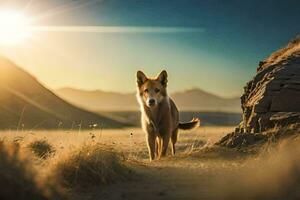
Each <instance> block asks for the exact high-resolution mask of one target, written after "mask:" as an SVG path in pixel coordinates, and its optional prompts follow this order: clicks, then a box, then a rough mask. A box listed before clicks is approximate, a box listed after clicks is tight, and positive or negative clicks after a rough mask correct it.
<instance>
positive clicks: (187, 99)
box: [171, 88, 241, 112]
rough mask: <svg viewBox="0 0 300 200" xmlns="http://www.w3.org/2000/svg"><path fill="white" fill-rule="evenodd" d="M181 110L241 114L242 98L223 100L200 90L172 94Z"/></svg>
mask: <svg viewBox="0 0 300 200" xmlns="http://www.w3.org/2000/svg"><path fill="white" fill-rule="evenodd" d="M171 97H172V98H173V99H174V101H175V102H176V105H177V106H178V108H179V109H180V110H185V111H214V112H215V111H218V112H241V100H240V98H223V97H219V96H216V95H213V94H211V93H208V92H205V91H203V90H201V89H199V88H195V89H190V90H186V91H183V92H176V93H173V94H171Z"/></svg>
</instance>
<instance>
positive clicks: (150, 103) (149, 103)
mask: <svg viewBox="0 0 300 200" xmlns="http://www.w3.org/2000/svg"><path fill="white" fill-rule="evenodd" d="M147 104H148V106H149V107H153V106H155V105H156V100H155V99H148V101H147Z"/></svg>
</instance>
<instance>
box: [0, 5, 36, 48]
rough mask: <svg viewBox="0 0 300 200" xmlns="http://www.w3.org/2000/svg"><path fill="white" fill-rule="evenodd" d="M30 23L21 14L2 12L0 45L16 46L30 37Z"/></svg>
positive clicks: (0, 11) (8, 11) (0, 12)
mask: <svg viewBox="0 0 300 200" xmlns="http://www.w3.org/2000/svg"><path fill="white" fill-rule="evenodd" d="M29 22H30V20H29V19H28V18H27V17H26V16H25V15H23V14H22V13H20V12H17V11H12V10H0V44H8V45H11V44H16V43H19V42H21V41H23V40H24V39H25V38H27V37H29V36H30V32H31V31H30V26H29V25H30V23H29Z"/></svg>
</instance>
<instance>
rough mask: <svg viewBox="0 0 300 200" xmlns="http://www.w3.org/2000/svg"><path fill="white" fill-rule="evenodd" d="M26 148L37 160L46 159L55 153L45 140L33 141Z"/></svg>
mask: <svg viewBox="0 0 300 200" xmlns="http://www.w3.org/2000/svg"><path fill="white" fill-rule="evenodd" d="M28 147H29V148H30V149H31V151H32V152H33V153H34V154H35V155H36V156H38V157H39V158H43V159H46V158H48V157H49V156H51V155H52V154H53V153H54V152H55V148H54V147H53V146H52V145H51V144H49V143H48V141H47V140H44V139H42V140H35V141H33V142H31V143H30V144H29V145H28Z"/></svg>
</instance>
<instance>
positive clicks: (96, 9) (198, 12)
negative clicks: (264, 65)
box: [0, 0, 300, 97]
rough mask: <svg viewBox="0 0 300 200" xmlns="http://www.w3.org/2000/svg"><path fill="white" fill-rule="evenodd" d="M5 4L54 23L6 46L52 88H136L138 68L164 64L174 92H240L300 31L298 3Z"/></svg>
mask: <svg viewBox="0 0 300 200" xmlns="http://www.w3.org/2000/svg"><path fill="white" fill-rule="evenodd" d="M1 8H5V9H7V8H9V9H15V10H20V11H24V12H25V13H26V15H27V16H30V17H31V18H33V19H35V21H34V25H37V26H45V27H48V28H45V29H47V30H48V31H36V32H33V33H32V35H31V37H30V38H28V39H27V40H24V41H22V42H20V43H19V44H15V45H11V46H8V45H1V44H0V51H1V54H4V55H7V56H9V57H10V58H12V59H13V60H14V61H15V62H17V63H18V64H19V65H21V66H22V67H23V68H25V69H26V70H28V71H29V72H30V73H32V74H33V75H35V76H36V77H37V78H38V79H39V80H40V81H41V82H42V83H44V84H45V85H46V86H48V87H50V88H59V87H65V86H68V87H75V88H82V89H101V90H107V91H118V92H132V91H134V90H135V73H136V71H137V70H143V71H144V72H145V73H146V74H149V75H152V76H154V75H156V74H157V73H159V72H160V71H161V70H162V69H166V70H167V71H168V73H169V76H170V78H169V82H170V84H169V88H170V90H172V91H177V90H184V89H189V88H194V87H199V88H201V89H204V90H206V91H209V92H212V93H215V94H218V95H221V96H226V97H231V96H239V95H240V94H241V92H242V89H243V86H244V85H245V84H246V82H247V81H249V80H250V78H251V77H252V76H253V75H254V74H255V71H256V67H257V64H258V62H259V61H260V60H262V59H263V58H265V57H266V56H268V55H269V54H270V53H272V52H273V51H274V50H276V49H278V48H280V47H282V46H283V45H285V44H286V43H287V42H288V41H289V40H290V39H292V38H293V37H295V36H296V35H297V34H298V33H300V24H299V21H300V1H297V0H287V1H281V0H280V1H275V0H272V1H271V0H264V1H260V0H251V1H250V0H249V1H240V0H231V1H230V0H226V1H225V0H208V1H206V0H203V1H201V0H168V1H167V0H165V1H163V0H147V1H146V0H103V1H101V0H98V1H97V0H96V1H95V0H94V1H93V0H90V1H87V0H77V1H76V0H43V1H40V0H28V1H27V0H8V1H1V3H0V9H1ZM49 27H50V28H49ZM51 27H52V28H51Z"/></svg>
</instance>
